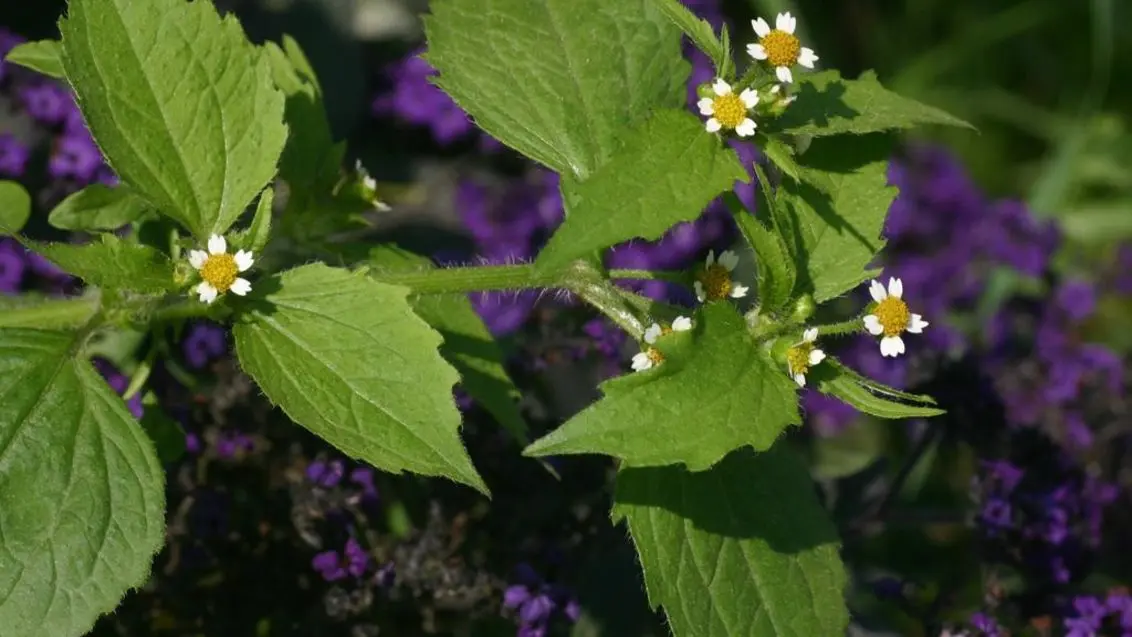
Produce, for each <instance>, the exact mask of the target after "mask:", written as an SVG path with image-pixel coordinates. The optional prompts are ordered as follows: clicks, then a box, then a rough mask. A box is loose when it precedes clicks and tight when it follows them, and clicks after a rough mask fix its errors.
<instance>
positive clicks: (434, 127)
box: [373, 51, 477, 145]
mask: <svg viewBox="0 0 1132 637" xmlns="http://www.w3.org/2000/svg"><path fill="white" fill-rule="evenodd" d="M422 52H423V51H416V52H414V53H412V54H410V55H409V56H407V57H405V58H404V59H402V60H401V61H400V62H398V63H397V64H395V65H393V66H392V67H391V68H390V69H389V70H388V73H387V74H388V76H389V78H390V80H392V82H393V86H392V89H391V91H390V92H389V93H388V94H385V95H381V96H380V97H378V98H377V99H376V100H374V102H373V112H374V114H376V115H382V116H392V117H396V118H398V119H400V120H403V121H405V122H408V123H410V124H415V125H418V126H424V127H426V128H428V129H429V130H430V131H431V132H432V136H433V139H435V140H436V141H437V142H438V143H440V144H441V145H449V144H452V143H454V142H457V141H459V140H461V139H464V138H467V137H469V136H471V135H472V134H473V133H475V132H476V131H477V129H476V127H475V125H474V124H473V123H472V120H471V118H469V117H468V114H467V113H465V112H464V111H463V109H461V108H460V107H459V106H458V105H457V104H456V103H455V102H453V101H452V98H450V97H448V94H447V93H445V92H444V91H442V90H440V89H439V88H437V87H436V86H434V85H433V84H432V83H431V82H430V81H429V78H431V77H432V76H434V75H436V69H434V68H432V66H431V65H430V64H429V63H428V62H426V61H425V60H424V59H423V58H421V57H420V55H421V53H422Z"/></svg>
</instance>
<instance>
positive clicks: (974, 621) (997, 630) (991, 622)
mask: <svg viewBox="0 0 1132 637" xmlns="http://www.w3.org/2000/svg"><path fill="white" fill-rule="evenodd" d="M971 626H973V627H974V628H975V629H976V630H981V631H982V634H983V635H984V636H985V637H999V636H1000V635H1002V628H1001V627H1000V626H999V625H998V622H997V621H996V620H995V618H994V617H991V616H990V615H988V614H986V613H983V612H978V613H975V614H974V615H971Z"/></svg>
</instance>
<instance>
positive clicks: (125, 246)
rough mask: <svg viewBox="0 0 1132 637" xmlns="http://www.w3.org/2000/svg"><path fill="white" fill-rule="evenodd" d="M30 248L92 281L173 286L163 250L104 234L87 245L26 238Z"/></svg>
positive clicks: (127, 286) (143, 288) (144, 287)
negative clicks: (46, 241) (45, 241)
mask: <svg viewBox="0 0 1132 637" xmlns="http://www.w3.org/2000/svg"><path fill="white" fill-rule="evenodd" d="M27 245H28V247H29V248H31V249H32V250H35V251H36V252H38V253H39V254H41V255H43V256H44V257H45V258H46V259H47V260H48V261H51V262H52V263H54V264H55V265H57V266H59V267H60V268H63V271H64V272H68V273H70V274H73V275H75V276H77V277H79V278H80V279H82V280H84V281H86V282H87V283H89V284H91V285H97V286H98V287H101V288H113V289H118V290H135V291H138V292H165V291H168V290H173V289H175V288H176V282H175V281H174V279H173V263H172V262H171V261H170V260H169V257H167V256H165V254H164V253H163V252H161V251H160V250H157V249H156V248H152V247H150V246H147V245H142V244H140V243H130V242H128V241H125V240H123V239H119V238H118V236H117V235H114V234H110V233H107V234H103V235H100V236H99V238H98V239H96V240H94V241H92V242H91V243H88V244H86V245H75V244H71V243H43V242H39V241H27Z"/></svg>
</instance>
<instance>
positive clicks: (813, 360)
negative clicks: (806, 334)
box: [810, 349, 825, 367]
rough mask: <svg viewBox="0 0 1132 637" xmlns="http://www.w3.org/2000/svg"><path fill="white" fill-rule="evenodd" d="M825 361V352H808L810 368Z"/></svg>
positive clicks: (818, 350)
mask: <svg viewBox="0 0 1132 637" xmlns="http://www.w3.org/2000/svg"><path fill="white" fill-rule="evenodd" d="M824 360H825V352H823V351H821V350H820V349H815V350H813V351H811V352H810V367H813V366H814V365H819V364H821V362H822V361H824Z"/></svg>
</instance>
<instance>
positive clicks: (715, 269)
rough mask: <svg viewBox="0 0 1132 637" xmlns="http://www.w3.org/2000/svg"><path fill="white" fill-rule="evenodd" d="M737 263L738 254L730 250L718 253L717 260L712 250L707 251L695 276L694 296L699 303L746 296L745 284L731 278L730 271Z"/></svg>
mask: <svg viewBox="0 0 1132 637" xmlns="http://www.w3.org/2000/svg"><path fill="white" fill-rule="evenodd" d="M737 265H739V255H737V254H735V253H734V252H732V251H730V250H724V251H723V252H721V253H719V260H718V261H717V260H716V258H715V251H714V250H712V251H710V252H708V255H707V262H706V263H705V265H704V269H703V270H702V271H701V272H700V273H699V275H698V276H697V277H696V285H695V287H696V298H697V299H699V300H700V303H703V302H704V301H718V300H720V299H726V298H732V299H740V298H743V297H744V296H747V286H745V285H739V284H738V283H736V282H735V281H732V280H731V272H732V270H734V269H735V266H737Z"/></svg>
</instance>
